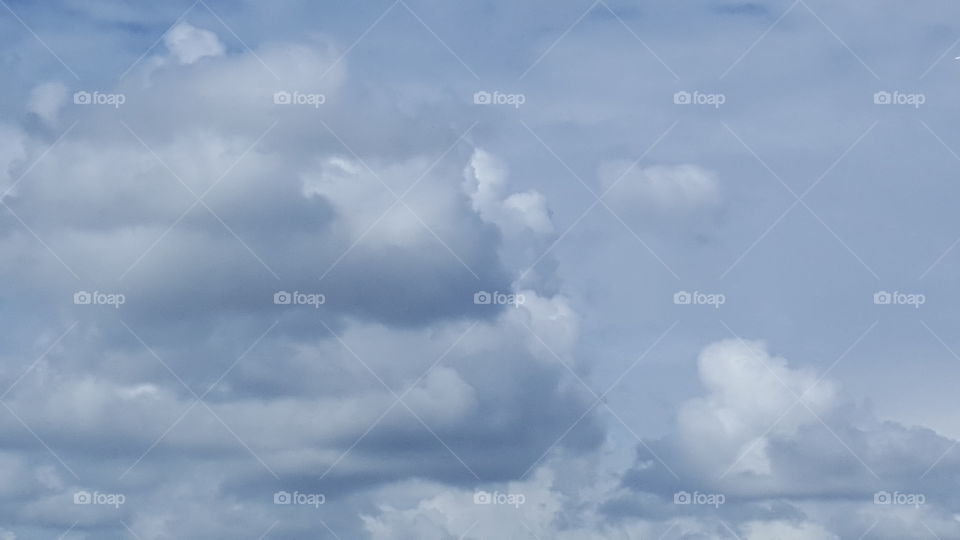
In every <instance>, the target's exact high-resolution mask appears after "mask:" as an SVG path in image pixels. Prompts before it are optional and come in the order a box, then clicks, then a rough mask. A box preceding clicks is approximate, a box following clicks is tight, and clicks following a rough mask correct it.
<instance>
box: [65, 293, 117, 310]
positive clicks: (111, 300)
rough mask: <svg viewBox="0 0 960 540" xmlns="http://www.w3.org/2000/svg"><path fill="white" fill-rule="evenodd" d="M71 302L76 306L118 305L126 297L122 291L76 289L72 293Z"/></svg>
mask: <svg viewBox="0 0 960 540" xmlns="http://www.w3.org/2000/svg"><path fill="white" fill-rule="evenodd" d="M73 303H74V304H76V305H78V306H113V307H114V308H115V309H120V306H122V305H123V304H125V303H127V297H126V296H125V295H124V294H122V293H105V292H100V291H93V292H88V291H77V292H75V293H73Z"/></svg>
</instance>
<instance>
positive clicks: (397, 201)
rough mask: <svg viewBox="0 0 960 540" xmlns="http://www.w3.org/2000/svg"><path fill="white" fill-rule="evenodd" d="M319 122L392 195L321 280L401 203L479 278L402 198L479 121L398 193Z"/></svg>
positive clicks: (330, 129)
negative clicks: (391, 200)
mask: <svg viewBox="0 0 960 540" xmlns="http://www.w3.org/2000/svg"><path fill="white" fill-rule="evenodd" d="M320 123H321V124H322V125H323V127H324V128H326V129H327V131H329V132H330V134H331V135H333V137H334V138H335V139H337V141H338V142H339V143H340V144H341V146H343V147H344V148H345V149H346V150H347V152H348V153H349V154H350V155H352V156H353V158H354V159H356V160H357V162H358V163H360V164H361V165H363V167H364V168H365V169H367V171H368V172H369V173H370V174H371V175H372V176H373V177H374V178H375V179H376V180H377V181H378V182H380V184H381V185H383V187H384V188H386V190H387V191H388V192H389V193H390V194H391V195H392V196H393V197H394V201H393V203H392V204H390V206H388V207H387V209H386V210H384V211H383V212H382V213H381V214H380V215H379V216H378V217H377V219H375V220H374V221H373V223H371V224H370V226H369V227H367V228H366V229H365V230H364V231H363V232H362V233H361V234H360V235H359V236H358V237H357V238H356V239H354V241H353V242H352V243H351V244H350V245H349V246H348V247H347V249H346V250H345V251H344V252H343V253H341V254H340V256H339V257H337V258H336V259H335V260H334V261H333V263H332V264H331V265H330V266H329V267H328V268H327V269H326V270H325V271H324V272H323V274H321V275H320V280H323V279H324V278H325V277H327V275H328V274H330V272H332V271H333V269H334V268H336V267H337V266H338V265H339V264H340V261H342V260H343V259H344V258H345V257H346V256H347V255H348V254H350V252H351V251H353V249H354V248H355V247H357V245H359V244H360V242H361V241H362V240H363V239H364V238H366V236H367V235H368V234H370V232H371V231H373V229H374V228H375V227H376V226H377V224H378V223H380V222H381V221H382V220H383V219H384V218H385V217H387V215H388V214H389V213H390V212H391V211H392V210H393V209H394V208H396V206H397V205H403V206H404V208H406V209H407V210H408V211H409V212H410V214H411V215H413V217H414V218H415V219H416V220H417V221H419V222H420V224H421V225H422V226H423V227H424V228H425V229H426V230H427V231H428V232H429V233H430V234H431V235H432V236H433V237H434V238H435V239H436V240H437V241H438V242H439V243H440V244H441V245H442V246H443V247H444V248H445V249H446V250H447V251H448V252H450V254H451V255H453V257H454V258H455V259H456V260H457V261H458V262H459V263H460V264H461V265H463V267H464V268H466V269H467V271H468V272H470V273H471V274H472V275H473V277H475V278H476V279H478V280H479V279H480V276H479V275H478V274H477V273H476V272H475V271H474V270H473V268H471V267H470V265H468V264H467V263H466V262H464V260H463V259H462V258H460V256H459V255H457V252H456V251H454V250H453V248H451V247H450V245H449V244H447V243H446V242H444V241H443V239H441V238H440V236H439V235H438V234H437V233H436V232H435V231H434V230H433V229H432V228H431V227H430V226H429V225H427V223H426V222H425V221H423V219H421V218H420V215H419V214H417V213H416V212H415V211H414V210H413V208H410V206H409V205H408V204H407V203H406V201H404V198H405V197H406V196H407V194H408V193H410V192H411V191H412V190H413V188H415V187H416V186H417V185H418V184H420V182H421V181H423V179H424V178H426V177H427V176H428V175H429V174H430V173H431V172H433V169H434V168H436V166H437V165H439V164H440V162H441V161H443V160H444V158H446V157H447V155H448V154H449V153H450V152H452V151H453V150H454V149H455V148H456V147H457V146H458V145H459V144H460V141H462V140H463V139H464V138H465V137H466V136H467V135H468V134H469V133H470V132H471V131H473V128H474V127H476V126H477V124H478V123H479V122H474V123H473V124H471V125H470V127H468V128H467V130H466V131H464V132H463V133H461V134H460V136H459V137H457V140H455V141H454V142H453V144H451V145H450V146H449V147H447V149H446V150H444V151H443V153H442V154H440V157H438V158H437V159H436V160H434V162H433V163H431V164H430V166H429V167H427V169H426V170H425V171H424V172H423V173H422V174H421V175H420V176H419V177H417V179H415V180H414V181H413V182H412V183H411V184H410V185H409V186H407V188H406V189H405V190H403V192H401V193H400V194H397V192H396V191H394V190H393V188H391V187H390V185H389V184H387V183H386V182H385V181H384V180H383V178H381V177H380V175H379V174H377V173H376V171H374V170H373V168H372V167H370V165H368V164H367V162H366V161H364V160H363V159H362V158H361V157H360V156H359V155H358V154H357V153H356V152H354V151H353V149H352V148H351V147H350V145H348V144H347V143H346V142H345V141H344V140H343V139H341V138H340V136H339V135H337V133H336V132H335V131H333V129H332V128H331V127H330V126H329V125H327V123H326V122H324V121H323V120H320Z"/></svg>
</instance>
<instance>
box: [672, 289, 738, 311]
mask: <svg viewBox="0 0 960 540" xmlns="http://www.w3.org/2000/svg"><path fill="white" fill-rule="evenodd" d="M726 302H727V297H726V295H724V294H721V293H703V292H700V291H693V292H689V291H677V292H675V293H673V303H674V304H676V305H678V306H713V307H714V308H715V309H720V306H722V305H723V304H725V303H726Z"/></svg>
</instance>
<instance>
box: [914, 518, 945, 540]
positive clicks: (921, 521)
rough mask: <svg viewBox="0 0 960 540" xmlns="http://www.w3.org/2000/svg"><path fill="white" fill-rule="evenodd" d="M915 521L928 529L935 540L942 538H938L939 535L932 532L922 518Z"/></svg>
mask: <svg viewBox="0 0 960 540" xmlns="http://www.w3.org/2000/svg"><path fill="white" fill-rule="evenodd" d="M917 521H919V522H920V524H921V525H923V527H924V528H925V529H927V530H928V531H930V534H932V535H933V537H934V538H936V539H937V540H942V539H941V538H940V536H938V535H937V533H936V532H934V530H933V529H931V528H930V526H929V525H927V523H926V522H925V521H923V520H922V519H918V520H917Z"/></svg>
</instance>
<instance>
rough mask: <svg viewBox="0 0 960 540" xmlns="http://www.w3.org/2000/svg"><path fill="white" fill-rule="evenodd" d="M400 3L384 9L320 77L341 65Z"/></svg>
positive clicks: (397, 0) (397, 1)
mask: <svg viewBox="0 0 960 540" xmlns="http://www.w3.org/2000/svg"><path fill="white" fill-rule="evenodd" d="M399 3H400V0H396V1H395V2H394V3H392V4H390V7H388V8H387V9H386V10H384V12H383V13H381V14H380V16H379V17H377V19H376V20H375V21H373V23H372V24H370V26H368V27H367V29H366V30H364V31H363V33H361V34H360V37H358V38H357V39H356V40H355V41H354V42H353V43H352V44H351V45H350V46H349V47H347V50H345V51H343V54H341V55H340V56H338V57H337V59H336V60H334V61H333V63H332V64H330V65H329V66H327V69H325V70H324V71H323V72H322V73H320V77H318V78H319V79H323V78H324V77H326V76H327V74H328V73H330V72H331V71H332V70H333V68H335V67H337V65H339V64H340V62H342V61H343V59H344V58H346V57H347V55H348V54H350V51H352V50H353V49H354V48H355V47H356V46H357V45H359V44H360V42H361V41H363V39H364V38H366V37H367V34H369V33H370V32H372V31H373V29H374V27H376V26H377V25H378V24H380V21H382V20H383V19H384V17H386V16H387V14H388V13H390V12H391V11H393V8H395V7H397V4H399Z"/></svg>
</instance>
